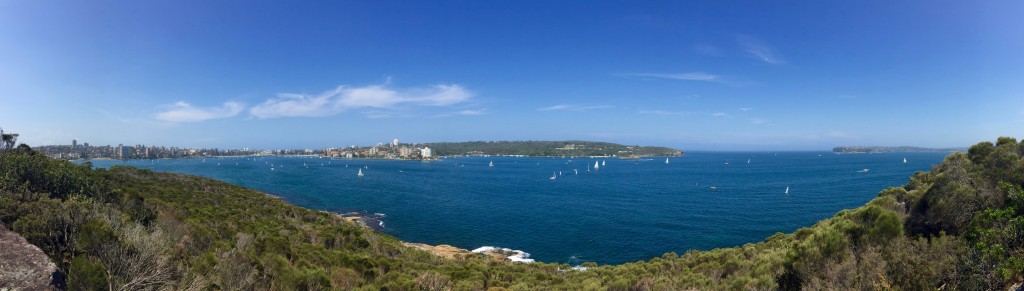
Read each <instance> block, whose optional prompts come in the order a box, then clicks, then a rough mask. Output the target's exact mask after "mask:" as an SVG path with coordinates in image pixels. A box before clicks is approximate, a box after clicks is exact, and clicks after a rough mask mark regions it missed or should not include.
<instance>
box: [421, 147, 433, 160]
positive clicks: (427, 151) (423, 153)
mask: <svg viewBox="0 0 1024 291" xmlns="http://www.w3.org/2000/svg"><path fill="white" fill-rule="evenodd" d="M432 155H433V154H432V153H431V150H430V147H423V148H422V149H420V156H421V157H423V158H424V159H427V158H430V157H431V156H432Z"/></svg>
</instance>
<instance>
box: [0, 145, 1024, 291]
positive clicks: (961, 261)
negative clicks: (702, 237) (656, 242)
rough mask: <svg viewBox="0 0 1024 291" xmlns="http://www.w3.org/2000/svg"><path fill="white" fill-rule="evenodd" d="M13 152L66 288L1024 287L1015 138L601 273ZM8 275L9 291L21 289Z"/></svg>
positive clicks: (15, 220) (40, 241) (176, 181)
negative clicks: (730, 242) (764, 234)
mask: <svg viewBox="0 0 1024 291" xmlns="http://www.w3.org/2000/svg"><path fill="white" fill-rule="evenodd" d="M431 147H437V148H439V149H440V148H441V146H438V145H436V144H432V145H431ZM6 149H7V150H5V151H4V152H2V153H0V223H2V224H3V225H4V226H5V227H6V228H8V229H10V230H12V231H14V232H16V233H18V234H20V235H21V236H23V237H24V238H25V239H27V241H28V242H29V243H31V244H32V245H35V246H37V247H39V248H40V249H41V250H42V251H43V252H44V253H45V254H46V256H48V257H49V259H50V260H52V262H53V263H54V264H55V265H56V267H57V272H58V273H59V274H58V275H59V276H53V280H54V281H55V282H52V284H51V285H50V287H52V288H58V289H60V288H67V289H70V290H108V289H109V290H157V289H161V290H164V289H181V290H216V289H230V290H323V289H336V290H683V289H704V290H708V289H759V290H769V289H785V290H794V289H813V290H822V289H828V290H836V289H841V290H848V289H906V290H928V289H965V290H982V289H987V290H1006V289H1007V288H1011V287H1012V286H1020V282H1022V281H1024V278H1022V270H1024V235H1022V234H1024V190H1022V185H1024V159H1022V156H1024V143H1019V142H1017V141H1016V140H1015V139H1013V138H1006V137H1002V138H999V139H998V140H997V141H996V142H995V143H992V142H982V143H978V144H976V145H974V146H972V147H971V148H970V149H969V150H968V151H967V152H956V153H952V154H950V155H949V156H948V157H947V158H946V159H945V160H944V161H943V162H942V163H940V164H939V165H937V166H936V167H934V168H933V169H932V170H931V171H929V172H919V173H917V174H915V175H913V176H912V177H910V179H909V181H908V182H907V183H906V184H905V185H903V186H902V187H893V188H889V189H884V190H882V191H881V192H879V194H878V197H877V198H875V199H873V200H871V201H870V202H868V203H867V204H866V205H864V206H861V207H858V208H855V209H849V210H843V211H840V212H838V213H837V214H836V215H835V216H833V217H831V218H828V219H825V220H823V221H821V222H818V223H816V224H814V225H812V226H808V227H805V228H801V229H799V230H797V231H795V232H793V233H789V234H784V233H777V234H775V235H772V236H770V237H768V238H766V239H765V240H764V241H762V242H756V243H749V244H745V245H742V246H736V247H731V248H720V249H713V250H706V251H698V250H692V251H687V252H685V253H682V254H677V253H667V254H664V255H663V256H661V257H657V258H652V259H648V260H645V261H638V262H634V263H627V264H622V265H614V266H612V265H603V266H598V265H595V264H593V263H585V264H584V267H588V268H573V267H574V266H570V265H566V264H552V263H532V264H524V263H512V262H508V261H506V260H502V259H500V258H495V257H492V256H486V255H480V254H465V255H461V256H452V257H442V256H438V255H435V254H434V253H430V252H427V251H423V250H420V249H417V248H414V247H409V246H406V245H404V244H403V243H402V242H401V241H399V240H398V239H396V238H394V237H391V236H389V235H386V234H382V233H378V232H374V231H372V230H370V229H368V228H365V227H360V226H358V225H356V224H354V223H351V222H349V221H346V220H345V219H344V218H342V217H339V216H337V215H335V214H332V213H327V212H322V211H316V210H310V209H305V208H301V207H297V206H293V205H290V204H288V203H286V202H284V201H282V200H280V199H278V198H275V197H272V196H269V195H266V194H264V193H261V192H258V191H255V190H252V189H247V188H243V187H240V186H236V185H232V184H228V183H224V182H219V181H216V180H212V179H207V178H202V177H196V176H189V175H182V174H173V173H158V172H153V171H149V170H143V169H137V168H133V167H124V166H114V167H111V168H110V169H92V168H91V167H90V166H91V165H90V164H89V163H85V164H83V165H76V164H73V163H71V162H67V161H60V160H56V159H51V158H47V157H45V156H44V155H42V154H39V153H38V152H36V151H34V150H32V149H31V148H29V147H28V146H25V145H22V146H19V147H17V148H10V147H7V148H6ZM880 190H881V189H880ZM424 211H430V210H429V209H424ZM439 231H443V230H439ZM3 271H4V272H0V289H2V288H10V287H14V288H17V287H19V285H18V284H19V283H20V282H19V281H16V280H14V279H11V278H10V277H3V276H4V274H8V273H9V272H8V271H11V270H3ZM58 280H59V281H60V282H56V281H58Z"/></svg>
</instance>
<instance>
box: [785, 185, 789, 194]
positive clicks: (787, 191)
mask: <svg viewBox="0 0 1024 291" xmlns="http://www.w3.org/2000/svg"><path fill="white" fill-rule="evenodd" d="M786 194H789V186H786Z"/></svg>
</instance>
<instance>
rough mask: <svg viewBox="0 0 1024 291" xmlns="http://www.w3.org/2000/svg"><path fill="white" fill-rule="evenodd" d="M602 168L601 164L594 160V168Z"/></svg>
mask: <svg viewBox="0 0 1024 291" xmlns="http://www.w3.org/2000/svg"><path fill="white" fill-rule="evenodd" d="M600 168H601V165H598V164H597V162H596V161H595V162H594V170H597V169H600Z"/></svg>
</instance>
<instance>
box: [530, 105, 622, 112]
mask: <svg viewBox="0 0 1024 291" xmlns="http://www.w3.org/2000/svg"><path fill="white" fill-rule="evenodd" d="M610 108H615V106H611V105H573V104H558V105H552V106H548V107H543V108H537V111H556V110H566V111H588V110H595V109H610Z"/></svg>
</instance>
